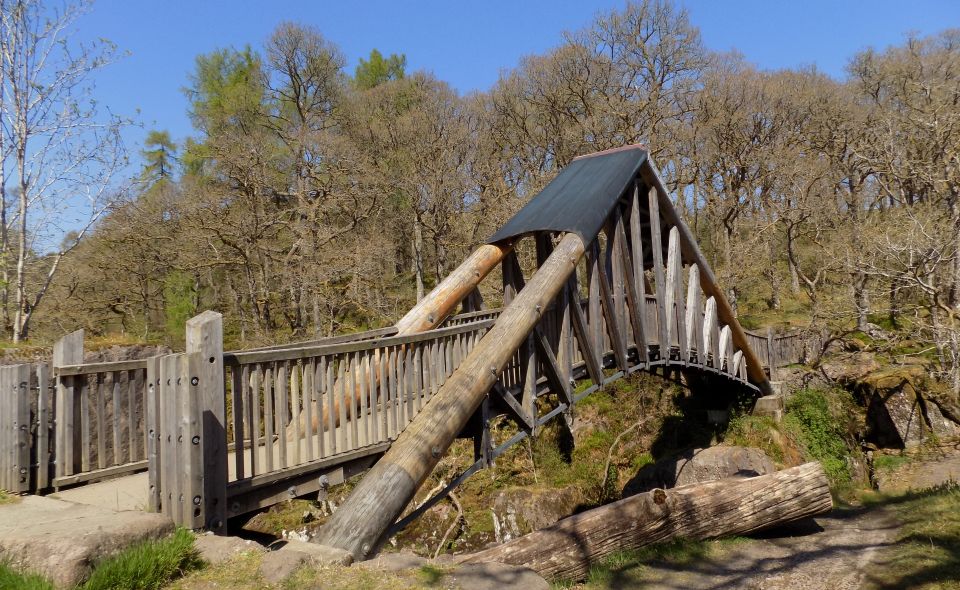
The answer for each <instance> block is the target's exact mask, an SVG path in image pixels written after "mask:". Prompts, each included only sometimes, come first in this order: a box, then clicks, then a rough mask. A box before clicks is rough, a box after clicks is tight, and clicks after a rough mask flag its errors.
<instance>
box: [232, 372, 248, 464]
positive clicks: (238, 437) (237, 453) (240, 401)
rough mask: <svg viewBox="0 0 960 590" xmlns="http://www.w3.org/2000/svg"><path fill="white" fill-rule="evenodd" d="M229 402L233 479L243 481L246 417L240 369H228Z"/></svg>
mask: <svg viewBox="0 0 960 590" xmlns="http://www.w3.org/2000/svg"><path fill="white" fill-rule="evenodd" d="M230 383H231V388H230V393H231V395H230V401H231V404H232V405H233V443H234V451H233V460H234V477H235V478H236V479H243V478H244V477H245V475H246V474H245V471H244V467H245V465H244V461H243V456H244V453H245V452H246V450H245V449H246V442H245V440H244V439H245V438H246V436H247V435H246V432H245V431H244V428H243V423H244V420H243V419H244V416H246V411H247V409H246V404H244V391H243V389H244V387H243V378H242V377H241V373H240V367H230Z"/></svg>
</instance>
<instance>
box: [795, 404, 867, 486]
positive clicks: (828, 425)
mask: <svg viewBox="0 0 960 590" xmlns="http://www.w3.org/2000/svg"><path fill="white" fill-rule="evenodd" d="M828 395H831V396H843V395H848V394H847V393H846V392H844V391H842V390H834V391H830V392H824V391H821V390H818V389H803V390H800V391H798V392H796V393H795V394H794V395H793V397H791V398H790V401H788V402H787V412H786V415H785V416H784V419H783V421H784V426H785V427H786V428H787V429H788V430H790V431H791V432H792V433H793V434H794V435H795V436H796V438H797V440H798V441H799V442H800V444H801V445H803V448H804V450H805V452H806V455H807V457H808V458H809V459H812V460H816V461H819V462H820V464H821V465H823V470H824V471H825V472H826V473H827V477H828V478H829V479H830V483H831V484H832V485H834V486H844V485H847V484H849V483H850V481H851V472H850V463H849V461H848V457H849V455H850V447H849V446H848V443H847V439H846V429H845V428H844V424H845V417H844V416H842V415H840V411H841V410H842V409H843V408H844V407H845V404H844V403H842V402H841V401H840V400H838V402H837V403H835V404H834V408H831V403H830V400H829V399H828V397H827V396H828Z"/></svg>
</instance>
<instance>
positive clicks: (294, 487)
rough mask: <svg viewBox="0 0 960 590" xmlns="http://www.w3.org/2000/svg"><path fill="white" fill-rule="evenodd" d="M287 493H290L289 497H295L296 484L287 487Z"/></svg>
mask: <svg viewBox="0 0 960 590" xmlns="http://www.w3.org/2000/svg"><path fill="white" fill-rule="evenodd" d="M287 493H288V494H290V497H291V498H296V497H297V487H296V486H290V487H289V488H287Z"/></svg>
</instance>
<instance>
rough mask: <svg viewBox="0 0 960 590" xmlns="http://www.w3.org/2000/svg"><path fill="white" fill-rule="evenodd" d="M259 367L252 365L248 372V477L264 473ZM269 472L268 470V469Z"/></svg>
mask: <svg viewBox="0 0 960 590" xmlns="http://www.w3.org/2000/svg"><path fill="white" fill-rule="evenodd" d="M260 381H261V379H260V365H252V366H251V371H250V382H249V383H250V418H251V422H250V447H251V449H250V475H259V474H260V473H262V472H263V471H264V468H263V465H262V464H261V462H260V440H261V436H260ZM268 471H269V469H268Z"/></svg>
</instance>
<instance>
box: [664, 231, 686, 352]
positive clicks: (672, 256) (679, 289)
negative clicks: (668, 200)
mask: <svg viewBox="0 0 960 590" xmlns="http://www.w3.org/2000/svg"><path fill="white" fill-rule="evenodd" d="M669 242H670V245H669V246H668V250H669V255H668V262H667V265H668V266H669V267H670V269H668V271H669V270H672V273H673V276H674V277H675V278H674V281H673V305H674V307H675V308H676V309H675V310H674V311H673V313H674V316H675V317H676V322H677V329H676V332H677V347H678V350H679V352H680V360H681V362H683V363H687V362H688V361H689V358H690V357H689V355H688V354H687V351H688V350H689V345H688V344H687V328H686V317H687V314H686V306H685V305H684V300H683V296H684V293H683V259H682V256H681V254H680V230H678V229H677V228H676V227H672V228H670V240H669ZM668 282H669V281H668ZM671 325H672V322H671Z"/></svg>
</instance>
